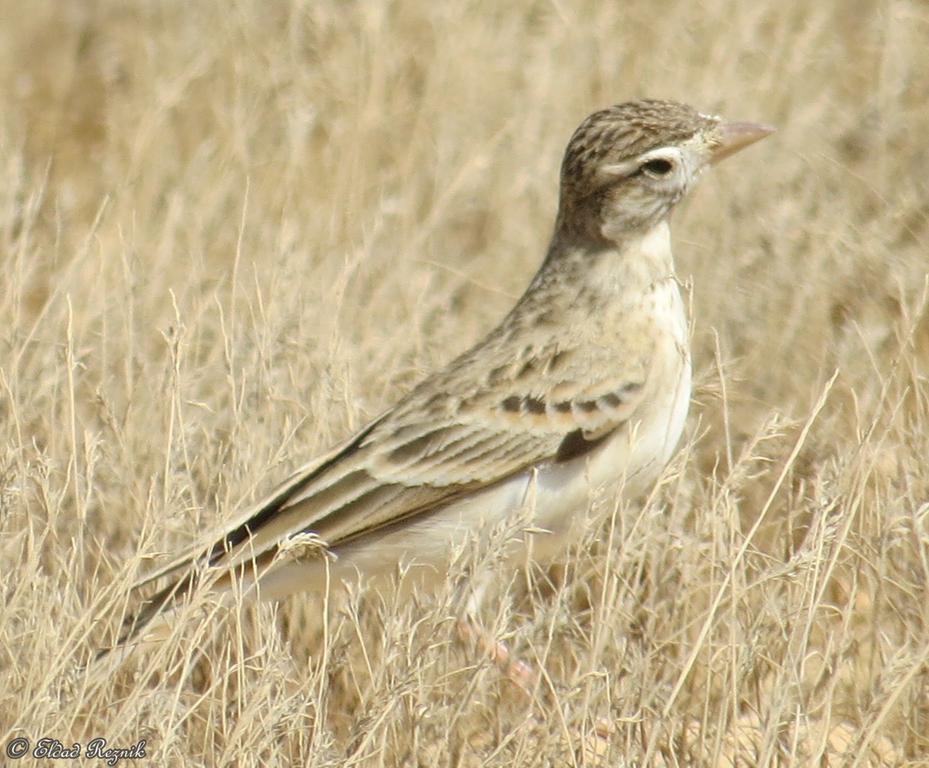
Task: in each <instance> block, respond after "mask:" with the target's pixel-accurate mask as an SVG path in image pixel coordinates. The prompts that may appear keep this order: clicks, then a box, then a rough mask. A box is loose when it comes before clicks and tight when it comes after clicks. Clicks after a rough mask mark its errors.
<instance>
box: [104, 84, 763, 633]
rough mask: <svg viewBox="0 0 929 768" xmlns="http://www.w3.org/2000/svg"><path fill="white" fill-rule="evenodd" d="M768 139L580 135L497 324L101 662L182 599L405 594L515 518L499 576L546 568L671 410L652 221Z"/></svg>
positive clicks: (609, 131) (687, 376) (657, 106)
mask: <svg viewBox="0 0 929 768" xmlns="http://www.w3.org/2000/svg"><path fill="white" fill-rule="evenodd" d="M772 130H773V129H772V128H770V127H768V126H765V125H760V124H756V123H746V122H727V121H725V120H723V119H721V118H719V117H716V116H714V115H708V114H703V113H701V112H698V111H697V110H695V109H693V108H691V107H689V106H686V105H684V104H679V103H675V102H671V101H658V100H642V101H633V102H628V103H624V104H619V105H616V106H612V107H609V108H607V109H603V110H601V111H599V112H596V113H594V114H592V115H590V116H589V117H588V118H587V119H586V120H584V122H583V123H581V125H580V127H579V128H578V129H577V130H576V131H575V133H574V135H573V136H572V137H571V140H570V141H569V143H568V146H567V150H566V151H565V155H564V160H563V162H562V166H561V189H560V198H559V205H558V213H557V217H556V220H555V226H554V233H553V235H552V238H551V242H550V245H549V247H548V252H547V253H546V254H545V258H544V260H543V261H542V265H541V267H540V268H539V270H538V272H537V273H536V275H535V277H534V278H533V279H532V281H531V282H530V283H529V286H528V288H527V289H526V291H525V293H523V295H522V297H521V298H520V299H519V300H518V301H517V302H516V305H515V306H514V307H513V308H512V310H511V311H510V312H509V314H508V315H506V317H504V318H503V320H502V321H501V322H500V323H499V325H497V326H496V327H495V328H494V329H493V330H492V331H490V333H488V334H487V336H486V337H485V338H484V339H483V340H481V341H479V342H478V343H477V344H475V345H474V346H473V347H472V348H471V349H470V350H468V351H467V352H465V353H464V354H462V355H461V356H460V357H458V358H457V359H455V360H453V361H452V362H450V363H449V364H448V365H447V366H445V367H444V368H442V369H441V370H438V371H436V372H435V373H433V374H432V375H431V376H429V377H428V378H426V379H425V380H424V381H423V382H422V383H421V384H419V386H417V387H416V388H415V389H413V390H412V391H411V392H410V393H409V394H407V395H406V396H405V397H404V398H402V399H401V400H400V401H399V402H398V403H396V404H395V405H394V406H393V407H392V408H390V409H389V410H387V411H386V412H384V413H383V414H381V415H380V416H378V417H377V418H375V419H374V420H373V421H371V422H370V423H368V424H367V425H366V426H365V427H364V428H363V429H361V430H360V431H359V432H357V433H356V434H354V435H352V436H351V437H349V438H348V439H347V440H345V441H344V442H343V443H341V444H340V445H337V446H335V447H334V448H333V449H332V450H331V451H329V452H328V453H326V454H325V455H323V456H320V457H318V458H316V459H315V460H313V461H311V462H309V463H308V464H306V465H305V466H302V467H300V468H299V469H298V470H297V471H296V472H294V473H293V474H292V475H291V476H290V477H289V478H288V479H287V480H286V481H285V482H284V483H283V484H281V485H280V486H279V487H277V488H276V489H275V490H273V491H272V492H271V493H270V494H269V495H268V496H267V497H266V498H265V499H263V500H262V501H261V502H260V503H258V504H256V505H254V506H252V507H250V508H248V509H245V510H244V511H243V512H242V513H241V514H239V515H238V516H237V517H236V518H235V519H234V520H232V521H231V522H230V523H229V524H228V525H227V526H226V527H225V529H224V530H221V531H218V532H217V533H216V534H215V536H214V537H213V538H212V539H211V540H208V541H206V542H205V544H206V545H205V546H203V547H197V546H195V547H193V548H192V549H191V550H190V551H189V552H187V553H185V554H183V555H181V556H179V557H177V558H176V559H174V560H173V561H171V562H170V563H167V564H165V565H164V566H163V567H160V568H159V569H158V570H156V571H155V572H154V573H151V574H150V575H148V576H147V577H146V578H145V579H143V580H142V581H141V582H140V583H139V584H138V585H137V586H140V587H141V586H144V585H146V584H150V583H153V582H156V581H158V580H162V579H168V582H167V584H166V585H165V586H163V587H162V588H161V589H160V591H158V592H157V593H156V594H154V596H152V597H150V598H149V599H148V601H147V602H146V603H145V605H144V607H143V608H142V609H141V610H140V611H139V612H138V614H137V615H136V616H134V617H133V618H132V620H131V621H130V622H129V623H128V628H127V630H126V632H125V633H124V635H123V637H122V638H121V642H123V643H125V642H127V641H129V640H130V639H133V638H137V637H141V636H143V635H144V634H146V633H145V632H144V631H143V630H145V628H146V627H147V626H149V625H150V624H151V623H152V622H153V620H154V619H155V618H156V617H165V616H168V615H170V613H171V612H172V610H173V609H174V608H175V607H177V605H178V604H179V602H180V601H181V600H182V599H184V598H185V596H186V595H188V594H190V593H191V592H193V591H194V589H195V588H196V587H197V586H198V585H199V584H200V583H201V582H208V583H209V589H210V590H211V591H213V592H217V593H219V594H223V593H225V594H227V595H229V594H232V593H233V592H235V591H239V593H241V592H244V593H246V594H256V595H258V596H260V597H261V598H262V599H277V598H280V597H283V596H286V595H288V594H291V593H294V592H300V591H317V592H318V591H320V590H322V589H325V588H326V585H327V584H332V585H337V584H339V583H340V582H348V581H350V580H353V579H357V578H359V576H360V577H362V578H371V579H373V578H378V577H385V576H387V577H391V576H392V575H393V574H395V573H396V572H397V568H398V565H399V564H404V565H405V566H406V567H405V568H404V571H405V573H406V574H407V578H411V577H413V576H415V575H417V574H418V575H419V577H420V581H426V582H428V581H429V580H430V579H445V578H446V576H447V570H448V564H449V557H450V553H451V552H452V551H454V550H455V548H456V547H458V546H460V545H461V544H462V542H469V541H471V542H473V541H477V542H481V541H483V540H485V539H487V537H489V536H490V532H492V531H494V530H497V529H499V527H500V525H501V524H504V523H506V522H507V521H508V520H512V519H514V518H515V517H517V516H522V517H519V519H520V520H525V523H526V524H525V525H524V526H523V528H522V530H521V533H519V535H517V536H516V537H515V539H514V541H515V544H512V543H511V546H509V548H508V549H507V552H508V555H507V557H508V558H509V559H515V558H519V557H524V556H525V555H526V552H527V551H531V555H532V557H533V558H538V559H540V560H544V559H548V558H551V557H553V556H555V555H557V553H558V552H559V551H560V550H562V549H563V548H564V547H565V546H566V544H567V543H568V542H570V541H571V540H572V539H573V537H575V536H576V535H577V533H578V531H577V528H578V521H580V520H584V519H585V514H584V513H585V511H586V510H587V509H588V507H589V501H590V499H591V497H592V492H614V493H619V492H621V493H622V494H624V495H626V496H634V495H637V494H641V493H642V492H643V491H644V490H646V489H648V488H649V487H650V485H651V484H653V483H654V482H655V479H656V477H657V476H658V475H659V473H660V472H661V470H662V469H663V468H664V466H665V465H666V464H667V462H668V461H669V459H670V457H671V456H672V453H673V452H674V450H675V446H676V445H677V443H678V440H679V438H680V436H681V432H682V430H683V428H684V422H685V419H686V416H687V411H688V405H689V402H690V393H691V360H690V352H689V343H688V336H689V334H688V321H687V314H686V312H685V306H684V302H683V301H682V298H681V290H680V286H679V282H678V279H677V278H676V276H675V272H674V262H673V259H672V257H671V239H670V233H669V227H668V221H669V217H670V215H671V212H672V210H673V209H674V207H675V205H676V204H677V203H678V202H679V201H680V200H681V199H682V198H683V197H684V196H685V195H686V194H687V193H688V192H689V191H690V190H691V189H692V188H693V187H694V185H695V184H696V182H697V180H698V179H699V178H700V177H701V175H702V174H703V172H704V171H705V170H706V169H707V168H708V167H709V166H711V165H712V164H713V163H715V162H717V161H719V160H720V159H722V158H724V157H727V156H728V155H731V154H732V153H734V152H736V151H738V150H740V149H742V148H743V147H746V146H748V145H749V144H752V143H753V142H755V141H758V140H759V139H761V138H763V137H764V136H766V135H768V134H769V133H771V131H772ZM306 543H310V544H312V546H298V545H301V544H306ZM411 575H412V576H411Z"/></svg>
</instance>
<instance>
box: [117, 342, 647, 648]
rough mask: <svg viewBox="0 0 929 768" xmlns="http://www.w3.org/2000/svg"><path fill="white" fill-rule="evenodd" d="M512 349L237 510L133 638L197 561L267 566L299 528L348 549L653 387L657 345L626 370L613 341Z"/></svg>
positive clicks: (177, 566) (452, 372)
mask: <svg viewBox="0 0 929 768" xmlns="http://www.w3.org/2000/svg"><path fill="white" fill-rule="evenodd" d="M495 343H497V344H498V346H499V349H497V348H495V347H494V346H493V345H494V344H495ZM506 347H507V345H505V344H502V343H499V342H497V341H496V340H495V339H494V337H491V338H490V339H488V340H487V341H485V343H484V345H481V346H479V347H477V348H475V349H474V350H472V351H471V352H469V353H466V354H465V355H463V356H462V357H461V358H459V359H458V360H456V361H455V362H454V363H452V365H450V366H449V367H447V368H446V369H444V370H442V371H439V372H437V373H436V374H434V375H433V376H432V377H430V378H429V379H427V380H426V381H424V382H423V383H422V384H421V385H420V386H419V387H417V388H416V389H414V390H413V391H412V392H411V393H410V394H409V395H408V396H407V397H406V398H404V399H403V400H401V401H400V402H399V403H398V404H397V405H396V406H395V407H394V408H393V409H391V410H390V411H388V412H386V413H385V414H383V415H382V416H380V417H379V418H377V419H375V420H374V421H372V422H371V423H369V424H368V425H367V426H366V427H365V428H364V429H362V430H361V431H360V432H358V433H357V434H356V435H354V436H353V437H352V438H350V439H349V440H347V441H346V442H345V443H343V444H342V445H341V446H339V447H338V448H336V449H335V450H333V451H332V452H330V453H329V454H327V455H326V456H324V457H323V458H321V459H317V460H316V461H314V462H313V463H311V464H309V465H307V466H305V467H303V468H301V469H300V470H298V471H297V472H295V473H294V474H293V475H291V477H290V478H288V479H287V480H286V481H285V482H284V483H283V484H281V485H280V486H279V487H278V488H277V489H276V490H275V491H274V492H273V493H272V494H270V495H269V496H268V497H267V498H266V499H264V500H263V501H261V502H260V503H259V504H257V505H255V506H253V507H251V508H249V509H248V510H246V511H245V512H244V513H242V514H241V515H238V516H237V517H236V519H235V520H233V521H231V523H230V524H228V525H227V527H226V529H225V531H224V532H223V533H222V534H221V535H219V536H217V538H216V539H215V540H214V542H213V543H212V545H210V546H209V547H207V548H205V549H201V550H200V551H199V552H197V553H195V554H193V555H190V554H188V555H187V556H185V557H181V558H178V559H177V560H175V561H173V562H171V563H169V564H167V565H166V566H163V567H161V568H159V569H158V570H157V571H156V572H155V573H154V574H152V575H150V576H148V577H146V578H145V579H143V580H142V581H141V582H139V585H142V584H146V583H149V582H151V581H153V580H154V579H156V578H160V577H162V576H167V575H171V574H177V575H178V578H177V580H176V581H175V582H174V583H173V584H172V585H170V586H169V587H168V588H166V589H164V590H162V591H161V592H160V593H158V595H156V596H155V597H154V598H152V600H151V601H150V603H149V606H148V607H147V608H146V609H145V610H144V611H143V612H142V613H141V614H140V615H139V616H138V617H136V619H135V620H134V622H133V629H132V630H130V635H131V634H135V633H136V632H137V630H138V629H139V625H140V624H141V625H144V623H146V622H147V621H148V620H149V619H150V618H151V617H152V616H153V615H154V614H156V613H157V612H159V611H160V610H161V609H162V608H163V607H164V606H165V605H167V604H169V603H171V602H173V600H174V599H176V597H178V596H179V595H180V594H183V593H184V592H186V591H187V590H188V589H189V588H190V585H191V584H192V583H193V575H192V571H191V570H190V569H191V567H196V566H198V565H211V566H216V567H219V568H221V569H223V570H229V571H232V570H234V569H236V568H237V567H239V566H242V565H243V564H246V563H249V562H252V561H255V560H257V559H258V558H261V560H262V561H263V562H267V557H268V556H269V555H270V556H273V554H274V553H275V552H276V551H277V550H278V548H279V547H281V546H282V545H285V544H286V543H287V542H288V540H290V539H292V537H294V536H296V535H298V534H301V533H313V534H316V536H318V537H319V538H320V539H321V540H322V541H323V542H325V544H326V545H328V546H329V547H338V545H339V544H343V543H345V542H347V541H349V540H351V539H354V538H355V537H357V536H360V535H362V534H368V533H371V532H373V531H376V530H377V529H379V528H381V527H383V526H387V525H390V524H393V523H396V522H398V521H400V520H403V519H406V518H409V517H411V516H415V515H419V514H423V513H426V512H428V511H429V510H433V509H436V508H437V507H440V506H442V505H443V504H445V503H447V502H448V501H450V500H452V499H454V498H457V497H459V496H460V495H461V494H463V493H467V492H471V491H474V490H477V489H480V488H484V487H487V486H490V485H493V484H494V483H497V482H499V481H501V480H503V479H505V478H507V477H510V476H513V475H514V474H517V473H519V472H522V471H525V470H527V469H529V468H532V467H535V466H539V465H542V464H546V463H552V462H560V461H568V460H571V459H574V458H577V457H579V456H581V455H583V454H584V453H585V452H586V451H587V450H589V449H590V448H591V447H592V446H595V445H597V444H599V442H600V440H601V438H603V437H604V436H606V435H607V434H609V433H610V432H612V431H613V430H615V429H616V428H617V427H619V426H620V425H621V424H623V423H624V422H626V421H627V420H629V418H630V417H631V416H632V415H633V414H634V413H635V411H636V409H637V407H638V405H639V403H640V402H641V401H642V400H643V398H645V397H646V396H647V393H648V391H649V389H650V387H649V371H650V369H651V358H652V355H651V352H650V350H649V351H646V350H643V352H642V353H641V354H639V355H638V356H634V357H630V359H628V360H626V361H625V362H624V363H623V364H622V365H619V366H618V365H617V363H616V361H615V359H607V357H606V356H607V355H615V352H614V351H613V350H611V349H607V348H605V347H604V348H603V349H597V348H596V347H595V346H594V347H593V348H590V349H586V351H585V352H583V353H582V352H580V351H578V350H576V349H572V348H570V347H568V348H561V347H559V345H558V344H556V343H554V342H551V343H548V344H541V345H539V346H537V347H536V346H532V345H529V346H525V347H522V348H520V349H519V350H518V352H517V353H516V354H509V355H508V354H506V352H507V349H506ZM488 359H489V360H491V361H494V360H495V361H497V363H498V364H497V365H490V366H489V365H488V364H487V363H488ZM184 570H186V571H187V572H186V573H184V572H182V571H184Z"/></svg>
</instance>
